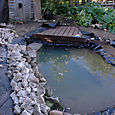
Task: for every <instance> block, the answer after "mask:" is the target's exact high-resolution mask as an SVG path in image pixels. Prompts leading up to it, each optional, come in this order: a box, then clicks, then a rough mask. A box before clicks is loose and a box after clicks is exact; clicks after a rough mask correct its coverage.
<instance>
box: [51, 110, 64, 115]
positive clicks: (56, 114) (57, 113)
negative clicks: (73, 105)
mask: <svg viewBox="0 0 115 115" xmlns="http://www.w3.org/2000/svg"><path fill="white" fill-rule="evenodd" d="M50 115H63V112H61V111H58V110H52V111H50Z"/></svg>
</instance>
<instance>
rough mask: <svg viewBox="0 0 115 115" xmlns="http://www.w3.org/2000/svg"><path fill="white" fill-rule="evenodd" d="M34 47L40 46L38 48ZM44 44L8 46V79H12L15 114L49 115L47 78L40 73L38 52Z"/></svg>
mask: <svg viewBox="0 0 115 115" xmlns="http://www.w3.org/2000/svg"><path fill="white" fill-rule="evenodd" d="M33 46H38V47H37V48H35V47H33ZM41 46H42V44H37V43H33V44H31V45H29V46H25V45H18V44H8V45H7V48H8V60H7V63H8V73H7V75H8V77H9V78H10V79H11V86H12V93H11V95H10V96H11V98H12V99H13V101H14V105H15V106H14V113H15V114H21V115H25V114H26V115H47V114H48V112H49V110H50V108H49V107H47V106H46V103H45V100H44V97H43V96H44V95H45V87H44V86H45V84H46V80H45V78H44V77H43V76H42V75H41V74H40V72H39V71H38V66H37V64H36V51H37V50H39V48H41Z"/></svg>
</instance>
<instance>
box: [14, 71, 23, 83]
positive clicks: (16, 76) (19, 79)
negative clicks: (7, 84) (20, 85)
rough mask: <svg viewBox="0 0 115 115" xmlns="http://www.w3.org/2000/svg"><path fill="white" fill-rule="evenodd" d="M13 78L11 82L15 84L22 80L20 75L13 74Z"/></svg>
mask: <svg viewBox="0 0 115 115" xmlns="http://www.w3.org/2000/svg"><path fill="white" fill-rule="evenodd" d="M13 76H14V77H13V80H14V81H16V82H19V81H21V80H22V74H21V73H14V74H13Z"/></svg>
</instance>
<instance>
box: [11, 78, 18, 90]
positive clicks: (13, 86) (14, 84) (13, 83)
mask: <svg viewBox="0 0 115 115" xmlns="http://www.w3.org/2000/svg"><path fill="white" fill-rule="evenodd" d="M10 85H11V86H12V88H13V89H15V87H16V86H17V82H15V81H14V80H11V83H10Z"/></svg>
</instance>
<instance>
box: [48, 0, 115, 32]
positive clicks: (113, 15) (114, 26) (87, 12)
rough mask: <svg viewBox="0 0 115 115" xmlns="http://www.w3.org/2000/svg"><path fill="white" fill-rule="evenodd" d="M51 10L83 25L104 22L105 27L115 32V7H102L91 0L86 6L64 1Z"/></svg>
mask: <svg viewBox="0 0 115 115" xmlns="http://www.w3.org/2000/svg"><path fill="white" fill-rule="evenodd" d="M50 10H52V13H53V14H54V15H63V16H67V17H68V19H73V20H74V21H76V23H77V24H79V25H81V26H86V27H88V26H89V25H91V24H92V23H94V22H95V23H98V24H102V27H103V29H108V30H109V32H112V33H115V9H113V8H108V7H102V6H101V5H100V4H99V3H95V2H90V3H86V4H85V5H84V6H79V7H76V6H71V5H70V4H69V3H67V2H65V3H64V2H63V3H59V4H58V5H57V6H55V8H54V7H52V8H51V9H50Z"/></svg>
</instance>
